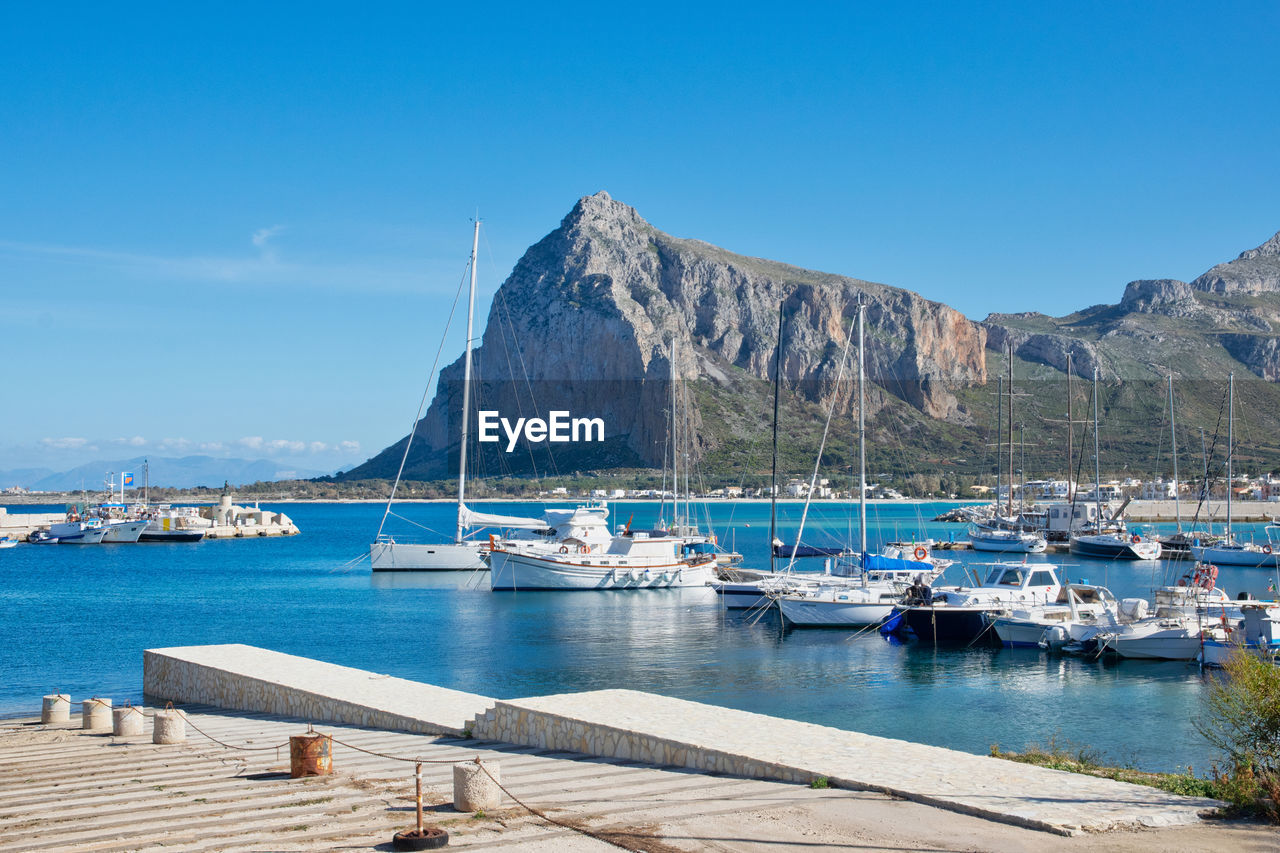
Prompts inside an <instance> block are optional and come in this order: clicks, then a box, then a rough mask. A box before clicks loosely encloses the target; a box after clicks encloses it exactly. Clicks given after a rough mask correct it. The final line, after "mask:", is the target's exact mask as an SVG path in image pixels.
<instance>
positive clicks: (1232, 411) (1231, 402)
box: [1227, 370, 1236, 545]
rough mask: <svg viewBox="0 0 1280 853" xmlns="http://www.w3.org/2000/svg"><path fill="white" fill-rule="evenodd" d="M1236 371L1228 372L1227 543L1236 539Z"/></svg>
mask: <svg viewBox="0 0 1280 853" xmlns="http://www.w3.org/2000/svg"><path fill="white" fill-rule="evenodd" d="M1235 417H1236V372H1235V371H1234V370H1233V371H1231V372H1230V373H1228V374H1227V544H1228V545H1230V544H1231V543H1232V542H1234V541H1235V539H1233V538H1232V534H1231V493H1232V492H1233V491H1235V479H1234V477H1232V474H1231V461H1232V457H1233V456H1234V455H1235V450H1236V435H1235Z"/></svg>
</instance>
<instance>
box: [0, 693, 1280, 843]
mask: <svg viewBox="0 0 1280 853" xmlns="http://www.w3.org/2000/svg"><path fill="white" fill-rule="evenodd" d="M184 710H185V712H186V713H187V715H188V719H189V721H190V724H189V725H188V742H187V743H185V744H175V745H168V746H158V745H155V744H152V743H151V741H150V737H149V736H143V737H136V738H115V737H112V736H110V735H103V734H95V733H91V732H86V731H82V730H81V729H80V728H79V724H80V721H79V718H78V716H73V717H72V720H71V722H70V723H68V724H62V725H52V726H44V725H41V724H40V723H39V722H38V721H37V720H35V719H28V720H4V721H0V851H3V853H16V851H24V853H25V852H26V851H42V850H55V849H56V850H72V851H99V852H100V853H114V851H133V850H153V849H155V850H159V849H164V850H183V851H304V850H305V851H314V850H337V849H340V850H344V851H373V850H388V849H390V844H389V841H390V838H391V835H392V834H393V833H394V832H396V831H398V830H400V829H404V828H407V827H409V826H411V825H412V823H413V778H412V775H411V771H410V769H409V768H411V767H412V765H411V764H407V763H405V762H401V761H396V760H393V759H390V758H383V757H379V756H374V755H368V754H366V753H362V752H357V751H356V750H354V749H351V748H349V747H347V746H344V744H351V745H353V746H358V747H360V748H362V749H367V750H372V751H375V752H380V753H384V754H387V755H400V756H411V757H416V758H423V759H427V760H433V761H445V762H453V761H465V760H471V759H473V758H475V757H477V756H479V757H482V758H483V759H484V760H485V761H496V762H497V763H498V765H499V767H500V770H501V775H502V779H503V783H504V785H505V786H506V787H507V788H508V789H509V790H510V791H511V792H512V793H513V794H515V795H516V796H517V797H519V798H520V799H521V800H523V801H524V802H526V803H528V804H530V805H532V806H534V807H535V808H538V809H539V810H541V811H544V812H545V813H547V814H549V815H550V816H552V817H554V818H556V819H557V820H559V821H561V822H563V823H567V824H570V825H571V826H573V827H577V828H580V829H585V830H587V831H590V832H593V833H595V836H596V837H592V836H588V835H584V834H582V833H581V832H578V831H575V830H573V829H567V828H564V827H561V826H555V825H551V824H547V823H545V822H543V821H542V820H540V819H539V818H536V817H533V816H531V815H530V814H529V813H527V812H525V811H524V810H523V809H521V808H519V807H518V806H516V805H515V804H513V803H511V802H509V801H508V802H504V803H503V805H502V806H501V807H500V808H499V809H496V810H493V811H492V812H490V813H487V814H485V815H483V816H475V815H464V814H459V813H457V812H455V811H454V810H453V809H452V806H451V803H450V802H449V801H450V799H451V796H452V783H451V776H450V774H451V772H452V771H451V764H450V763H444V764H427V765H424V786H425V789H426V793H425V797H424V800H425V802H426V803H427V820H428V821H429V822H434V823H437V824H439V825H441V826H443V827H444V828H446V829H447V830H448V831H449V833H450V836H451V837H450V846H451V847H458V848H463V847H465V848H468V849H471V848H475V849H477V850H485V849H494V850H520V851H547V853H579V851H584V853H586V851H607V850H616V849H618V847H621V848H623V849H627V850H634V851H643V852H644V853H673V851H694V850H713V851H742V853H762V851H773V850H782V849H794V850H806V851H810V850H811V851H827V850H856V851H859V852H860V853H869V851H888V850H921V851H973V850H1000V851H1027V853H1056V851H1068V853H1076V851H1086V850H1087V851H1113V853H1139V851H1141V853H1147V851H1157V850H1180V851H1221V850H1224V849H1225V850H1233V851H1263V850H1274V849H1275V839H1276V835H1275V831H1274V829H1272V828H1268V827H1265V826H1260V825H1257V824H1249V823H1238V822H1214V823H1203V824H1200V825H1199V826H1184V827H1177V828H1165V829H1154V830H1143V831H1136V832H1112V833H1106V834H1104V835H1084V836H1076V837H1070V838H1068V837H1061V836H1056V835H1048V834H1045V833H1043V832H1036V831H1032V830H1028V829H1023V828H1019V827H1014V826H1008V825H1004V824H999V823H992V822H989V821H986V820H981V819H979V818H975V817H971V816H968V815H960V814H955V813H952V812H948V811H943V810H940V809H936V808H931V807H929V806H925V805H921V804H919V803H913V802H909V801H904V800H900V799H895V798H891V797H888V796H886V795H883V794H877V793H872V792H864V791H849V790H837V789H826V790H812V789H810V788H808V787H807V786H803V785H796V784H786V783H781V782H767V781H760V780H750V779H738V778H732V777H725V776H717V775H709V774H703V773H696V772H693V771H690V770H685V769H678V768H659V767H651V766H647V765H644V764H643V763H641V762H637V761H626V760H622V759H601V758H591V757H588V756H583V755H575V754H572V753H566V752H560V751H556V750H546V749H536V748H533V747H518V746H513V745H504V744H494V743H482V742H479V741H475V740H464V739H461V738H452V737H443V738H440V737H433V736H429V735H420V734H411V733H406V732H388V731H382V730H377V729H371V728H367V727H360V726H352V725H326V726H317V731H321V732H324V733H326V734H331V735H333V736H334V738H335V741H337V743H335V746H334V771H335V772H334V774H333V775H331V776H324V777H308V778H303V779H290V778H289V777H288V773H287V770H288V766H289V756H288V747H287V746H286V745H285V744H287V740H288V737H289V736H290V735H293V734H302V733H304V732H305V731H306V729H307V725H306V723H305V722H304V721H303V720H301V719H291V718H287V717H282V716H277V715H264V714H252V713H247V712H242V711H226V710H220V709H216V708H209V707H205V706H185V707H184ZM147 713H148V715H150V713H151V711H150V709H147ZM197 727H198V728H199V729H200V730H201V731H203V732H206V733H208V734H209V735H211V736H213V737H214V738H217V739H218V740H220V741H223V742H224V743H227V744H231V745H232V748H228V747H224V746H220V745H218V744H217V743H214V742H213V741H211V740H208V739H206V738H205V737H204V736H203V735H201V734H199V733H198V732H196V731H195V729H196V728H197ZM148 728H149V726H148ZM277 746H282V747H283V748H281V749H276V748H275V747H277ZM599 837H605V838H608V839H609V840H610V841H612V842H613V843H614V845H616V846H614V845H610V844H606V843H605V842H604V841H602V840H599Z"/></svg>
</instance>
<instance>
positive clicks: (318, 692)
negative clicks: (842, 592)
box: [144, 645, 1220, 835]
mask: <svg viewBox="0 0 1280 853" xmlns="http://www.w3.org/2000/svg"><path fill="white" fill-rule="evenodd" d="M144 670H145V675H144V679H145V682H144V688H145V692H146V693H147V694H148V696H150V697H152V698H153V699H160V700H166V699H167V700H172V701H175V702H198V703H204V704H211V705H217V706H220V707H225V708H233V709H236V710H243V711H256V712H262V713H271V714H286V715H289V716H293V717H298V718H302V719H305V720H310V721H312V722H337V723H353V724H357V725H363V726H371V727H379V728H388V729H396V730H401V731H413V732H449V733H453V734H469V735H471V736H472V737H476V738H480V739H483V740H489V741H495V742H502V743H510V744H516V745H520V746H529V747H534V748H538V749H550V750H558V751H566V752H576V753H580V754H583V755H593V756H600V757H604V758H614V759H622V760H629V761H638V762H643V763H647V764H653V765H658V766H677V767H685V768H690V769H693V770H696V771H700V772H708V773H718V774H725V775H729V776H739V777H745V778H753V779H771V780H780V781H785V782H793V783H805V782H809V781H812V780H814V779H816V778H818V777H824V778H826V779H827V780H829V781H830V782H831V783H832V784H834V785H836V786H838V787H843V788H850V789H855V790H867V791H879V792H884V793H888V794H892V795H895V796H899V797H903V798H905V799H909V800H914V801H916V802H920V803H925V804H928V805H933V806H938V807H941V808H945V809H949V810H951V811H956V812H961V813H965V814H972V815H977V816H980V817H984V818H987V819H989V820H996V821H1001V822H1004V823H1010V824H1014V825H1018V826H1024V827H1029V828H1032V829H1039V830H1044V831H1048V832H1054V833H1058V834H1062V835H1072V834H1077V833H1081V832H1100V831H1106V830H1111V829H1118V828H1132V827H1156V826H1176V825H1182V824H1191V823H1195V822H1197V821H1198V820H1199V817H1200V814H1201V813H1202V812H1204V811H1206V810H1209V809H1213V808H1216V807H1218V806H1219V805H1220V804H1219V803H1217V802H1215V801H1213V800H1206V799H1198V798H1191V797H1180V796H1177V795H1175V794H1170V793H1166V792H1164V791H1160V790H1157V789H1155V788H1148V787H1144V786H1140V785H1129V784H1126V783H1122V782H1114V781H1111V780H1108V779H1097V778H1094V777H1092V776H1083V775H1079V774H1073V773H1066V772H1062V771H1057V770H1048V769H1045V768H1042V767H1034V766H1031V765H1024V764H1015V763H1012V762H1008V761H1003V760H1000V759H995V758H989V757H986V756H979V755H970V754H969V753H964V752H958V751H956V750H951V749H945V748H943V747H937V746H930V745H927V744H918V743H910V742H907V741H900V740H892V739H889V738H881V737H873V736H871V735H866V734H862V733H859V732H851V731H844V730H841V729H834V728H830V727H828V726H819V725H814V724H811V723H804V722H799V721H796V720H785V719H780V718H777V717H769V716H765V715H763V714H752V713H748V712H745V711H735V710H731V709H728V708H720V707H716V706H713V705H704V704H701V703H698V702H689V701H686V700H682V699H673V698H670V697H666V696H656V695H653V694H649V693H641V692H638V691H633V690H597V691H590V692H586V693H572V694H558V695H553V696H542V697H537V698H532V699H511V700H501V701H500V700H496V699H491V698H488V697H484V696H478V695H475V694H470V693H462V692H459V691H456V690H448V689H446V688H442V687H435V686H432V685H429V684H421V683H418V682H413V681H407V680H405V679H399V678H391V677H389V676H384V675H378V674H376V673H370V672H366V671H363V670H358V669H352V668H350V667H343V666H337V665H334V664H328V663H323V662H321V661H313V660H309V659H307V658H300V657H296V656H293V655H285V654H280V653H278V652H272V651H268V650H266V649H259V648H254V647H252V646H243V645H226V646H187V647H179V648H168V649H154V650H150V651H148V652H146V655H145V659H144Z"/></svg>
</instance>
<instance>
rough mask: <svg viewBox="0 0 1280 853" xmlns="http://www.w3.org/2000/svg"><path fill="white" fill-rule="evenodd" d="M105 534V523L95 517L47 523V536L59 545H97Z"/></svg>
mask: <svg viewBox="0 0 1280 853" xmlns="http://www.w3.org/2000/svg"><path fill="white" fill-rule="evenodd" d="M106 535H107V527H106V525H104V524H102V523H101V522H99V521H97V520H96V519H91V520H89V521H60V522H58V523H56V524H51V525H49V536H50V538H52V539H53V540H55V541H56V542H57V543H58V544H59V545H97V544H99V543H101V542H102V540H103V538H104V537H105V536H106Z"/></svg>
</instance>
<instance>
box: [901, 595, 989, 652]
mask: <svg viewBox="0 0 1280 853" xmlns="http://www.w3.org/2000/svg"><path fill="white" fill-rule="evenodd" d="M902 612H903V613H904V614H905V621H906V623H907V627H909V628H910V629H911V630H912V632H913V633H914V634H915V635H916V636H917V637H919V638H920V641H921V642H925V643H942V644H947V645H968V644H969V643H973V642H974V641H975V640H977V641H981V642H983V643H985V644H990V645H995V644H996V642H997V638H996V635H995V633H994V632H992V631H988V630H987V628H988V624H989V623H988V621H987V618H988V617H987V614H988V613H989V612H990V611H989V610H988V609H987V608H980V607H957V606H953V605H943V606H932V605H927V604H926V605H921V606H917V607H908V608H906V609H905V610H903V611H902Z"/></svg>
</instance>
